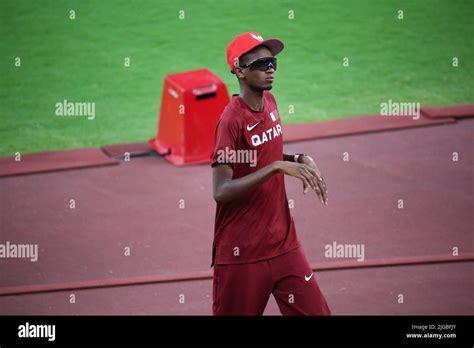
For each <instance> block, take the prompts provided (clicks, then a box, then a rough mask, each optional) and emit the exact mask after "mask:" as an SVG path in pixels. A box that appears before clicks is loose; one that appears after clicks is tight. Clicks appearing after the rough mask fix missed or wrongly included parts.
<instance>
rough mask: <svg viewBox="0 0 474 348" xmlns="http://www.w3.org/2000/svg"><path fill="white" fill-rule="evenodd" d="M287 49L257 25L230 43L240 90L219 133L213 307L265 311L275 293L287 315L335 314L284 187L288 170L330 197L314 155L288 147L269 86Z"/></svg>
mask: <svg viewBox="0 0 474 348" xmlns="http://www.w3.org/2000/svg"><path fill="white" fill-rule="evenodd" d="M282 49H283V43H282V42H281V41H280V40H278V39H268V40H264V39H263V38H262V37H261V36H260V35H259V34H258V33H255V32H251V33H244V34H241V35H238V36H237V37H236V38H235V39H234V40H233V41H232V42H231V43H230V44H229V46H228V47H227V60H228V63H229V66H230V68H231V72H232V73H234V74H236V76H237V78H238V81H239V84H240V94H239V95H234V96H233V97H232V100H231V102H230V103H229V104H228V105H227V106H226V108H225V110H224V112H223V113H222V115H221V116H220V118H219V120H218V123H217V127H216V133H215V143H216V146H215V149H214V153H213V163H212V167H213V195H214V199H215V200H216V202H217V209H216V218H215V235H214V244H213V255H212V265H213V266H214V281H213V313H214V314H215V315H261V314H262V313H263V311H264V310H265V306H266V304H267V302H268V299H269V297H270V294H273V296H274V297H275V299H276V301H277V303H278V306H279V308H280V311H281V313H282V314H283V315H330V310H329V307H328V305H327V303H326V300H325V298H324V296H323V295H322V293H321V291H320V289H319V287H318V284H317V282H316V279H315V277H314V276H313V270H312V269H311V267H310V265H309V263H308V261H307V259H306V257H305V255H304V252H303V249H302V247H301V246H300V242H299V241H298V238H297V236H296V231H295V225H294V222H293V218H292V217H291V214H290V210H289V207H288V199H287V196H286V191H285V183H284V175H285V174H286V175H290V176H294V177H297V178H299V179H301V180H302V181H303V187H304V192H305V193H306V192H307V190H308V189H313V190H315V191H316V193H317V195H318V197H319V199H320V201H321V202H322V203H323V204H327V189H326V184H325V182H324V180H323V178H322V177H321V173H320V171H319V169H318V168H317V166H316V164H315V163H314V161H313V160H312V159H311V158H310V157H309V156H307V155H287V154H283V138H282V127H281V123H280V116H279V112H278V108H277V105H276V102H275V99H274V97H273V95H272V94H271V93H270V92H269V90H270V89H271V88H272V83H273V76H274V72H275V70H276V58H275V55H276V54H278V53H279V52H280V51H281V50H282Z"/></svg>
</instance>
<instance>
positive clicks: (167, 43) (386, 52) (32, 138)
mask: <svg viewBox="0 0 474 348" xmlns="http://www.w3.org/2000/svg"><path fill="white" fill-rule="evenodd" d="M473 8H474V3H473V2H472V1H470V0H467V1H452V0H444V1H435V0H425V1H419V0H416V1H413V0H409V1H379V0H370V1H369V0H363V1H347V0H331V1H330V0H325V1H315V0H303V1H279V0H272V1H268V0H260V1H249V0H239V1H238V2H235V1H230V0H229V1H228V0H223V1H218V0H208V1H199V0H195V1H130V0H127V1H119V0H113V1H112V0H101V1H99V0H97V1H86V0H80V1H55V0H48V1H18V0H2V1H1V3H0V16H1V44H0V47H1V50H0V55H1V56H0V59H1V61H0V65H1V82H0V83H1V92H0V103H1V114H0V117H1V125H0V138H1V146H0V156H10V155H13V154H14V153H15V152H17V151H19V152H33V151H43V150H55V149H67V148H79V147H90V146H94V147H97V146H100V145H103V144H110V143H125V142H135V141H146V140H148V139H149V138H151V137H152V136H154V135H155V133H156V126H157V117H158V110H159V106H160V102H161V100H160V99H161V88H162V85H163V79H164V77H165V75H166V74H169V73H174V72H180V71H186V70H190V69H196V68H202V67H207V68H209V69H211V70H212V71H213V72H214V73H216V74H217V75H219V76H220V77H221V78H222V79H224V81H225V82H226V84H227V86H228V89H229V93H237V92H238V84H237V81H236V80H235V77H234V75H231V74H230V73H229V69H228V66H227V64H226V58H225V47H226V45H227V44H228V43H229V42H230V40H232V38H233V37H234V36H235V35H237V34H239V33H241V32H244V31H257V32H259V33H261V34H262V35H263V37H264V38H267V37H272V36H273V37H279V38H281V39H282V40H283V41H284V42H285V44H286V47H285V50H284V51H283V52H282V53H281V54H280V55H279V56H278V58H279V69H278V71H277V73H276V80H275V82H274V88H273V90H272V92H273V93H274V94H275V97H276V99H277V102H278V107H279V109H280V113H281V114H282V119H283V122H285V123H299V122H308V121H318V120H326V119H333V118H341V117H349V116H353V115H363V114H372V113H378V112H379V111H380V103H381V102H383V101H387V100H388V99H392V100H396V101H405V102H408V101H414V102H420V103H421V104H422V105H447V104H459V103H468V102H473V101H474V98H473V90H474V89H473V87H474V68H473V56H474V54H473V52H474V50H473V42H472V37H474V26H473V18H474V10H473ZM71 9H72V10H75V13H76V18H75V19H74V20H71V19H69V11H70V10H71ZM400 9H401V10H403V11H404V12H403V15H404V18H403V19H402V20H400V19H398V18H397V16H398V13H397V11H398V10H400ZM180 10H184V11H185V19H184V20H181V19H179V18H178V15H179V11H180ZM290 10H293V11H294V19H289V18H288V11H290ZM15 57H20V58H21V67H15ZM125 57H130V59H131V66H130V67H124V58H125ZM344 57H348V58H349V67H344V66H343V58H344ZM453 57H457V58H458V59H459V66H458V67H453V66H452V59H453ZM63 99H67V100H69V101H81V102H84V101H88V102H95V103H96V117H95V119H94V120H87V119H86V118H82V117H79V118H78V117H76V118H74V117H57V116H55V103H57V102H60V101H62V100H63ZM290 105H293V106H294V111H295V112H294V114H289V113H288V110H289V106H290Z"/></svg>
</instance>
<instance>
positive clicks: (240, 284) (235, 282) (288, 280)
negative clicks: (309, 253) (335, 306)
mask: <svg viewBox="0 0 474 348" xmlns="http://www.w3.org/2000/svg"><path fill="white" fill-rule="evenodd" d="M270 294H273V296H274V297H275V300H276V302H277V303H278V307H279V308H280V312H281V313H282V314H283V315H330V314H331V311H330V310H329V307H328V305H327V303H326V299H325V298H324V296H323V294H322V293H321V290H320V289H319V286H318V284H317V282H316V279H315V276H314V275H313V270H312V269H311V267H310V265H309V263H308V260H307V259H306V257H305V255H304V253H303V250H302V248H301V247H299V248H296V249H293V250H291V251H289V252H287V253H286V254H283V255H280V256H277V257H274V258H271V259H267V260H263V261H258V262H252V263H245V264H232V265H214V282H213V294H212V297H213V305H212V312H213V314H214V315H262V314H263V311H264V310H265V307H266V305H267V302H268V299H269V297H270Z"/></svg>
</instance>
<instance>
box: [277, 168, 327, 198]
mask: <svg viewBox="0 0 474 348" xmlns="http://www.w3.org/2000/svg"><path fill="white" fill-rule="evenodd" d="M274 165H275V167H276V170H277V171H278V172H279V173H283V174H286V175H290V176H294V177H295V178H298V179H301V181H302V182H303V193H306V192H308V189H313V190H315V191H316V192H318V190H320V189H319V186H318V175H319V176H320V173H319V174H318V172H317V170H318V169H317V167H316V165H314V167H313V166H310V165H307V164H305V163H295V162H289V161H276V162H274ZM315 167H316V169H315Z"/></svg>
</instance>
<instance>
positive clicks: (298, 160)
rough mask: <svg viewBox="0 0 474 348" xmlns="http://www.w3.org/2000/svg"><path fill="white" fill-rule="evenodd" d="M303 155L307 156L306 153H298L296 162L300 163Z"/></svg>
mask: <svg viewBox="0 0 474 348" xmlns="http://www.w3.org/2000/svg"><path fill="white" fill-rule="evenodd" d="M301 156H306V155H305V154H304V153H297V154H296V155H295V162H297V163H299V162H300V157H301Z"/></svg>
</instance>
